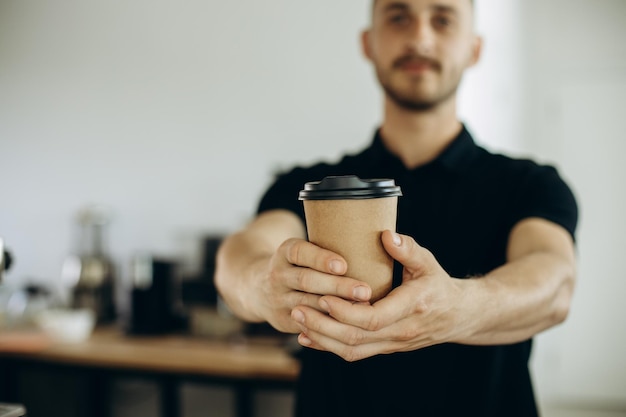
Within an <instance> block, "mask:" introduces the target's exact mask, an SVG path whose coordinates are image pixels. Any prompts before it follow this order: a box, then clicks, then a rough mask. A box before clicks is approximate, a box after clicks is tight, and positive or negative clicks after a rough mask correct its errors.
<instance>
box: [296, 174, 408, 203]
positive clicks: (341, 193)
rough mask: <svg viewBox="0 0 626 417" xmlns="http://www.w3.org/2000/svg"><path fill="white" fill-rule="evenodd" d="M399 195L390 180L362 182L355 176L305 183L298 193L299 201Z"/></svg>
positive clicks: (400, 193)
mask: <svg viewBox="0 0 626 417" xmlns="http://www.w3.org/2000/svg"><path fill="white" fill-rule="evenodd" d="M401 195H402V191H401V190H400V187H399V186H397V185H396V183H395V181H394V180H392V179H387V178H374V179H364V180H362V179H360V178H359V177H357V176H356V175H339V176H329V177H325V178H324V179H323V180H321V181H314V182H307V183H306V184H304V190H302V191H300V194H299V200H357V199H363V198H380V197H397V196H401Z"/></svg>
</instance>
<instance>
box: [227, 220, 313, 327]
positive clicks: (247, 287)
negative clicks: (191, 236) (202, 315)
mask: <svg viewBox="0 0 626 417" xmlns="http://www.w3.org/2000/svg"><path fill="white" fill-rule="evenodd" d="M293 237H297V238H304V237H306V233H305V228H304V224H303V223H302V221H301V220H300V218H299V217H297V216H296V215H295V214H293V213H291V212H288V211H285V210H273V211H268V212H265V213H263V214H261V215H259V216H258V217H257V218H256V219H255V220H254V221H253V222H252V223H251V224H250V225H248V227H246V228H245V229H244V230H242V231H240V232H238V233H235V234H233V235H231V236H229V237H227V238H226V239H225V240H224V242H223V243H222V245H221V246H220V248H219V250H218V253H217V266H216V271H215V284H216V286H217V290H218V291H219V293H220V295H221V297H222V298H223V299H224V301H225V302H226V304H227V305H228V306H229V308H230V309H231V310H232V312H233V313H234V314H235V315H237V316H238V317H239V318H241V319H243V320H246V321H251V322H261V321H267V320H268V317H265V315H267V313H268V312H267V306H266V307H265V308H264V307H263V305H264V302H265V304H266V305H267V299H268V298H269V297H271V294H269V293H271V292H272V290H271V289H266V290H265V291H264V290H263V288H266V286H265V285H264V284H265V283H266V280H267V278H268V274H269V269H270V260H271V259H272V257H273V256H274V254H275V253H276V251H277V249H278V248H279V246H280V245H281V244H282V243H283V242H284V241H286V240H287V239H289V238H293Z"/></svg>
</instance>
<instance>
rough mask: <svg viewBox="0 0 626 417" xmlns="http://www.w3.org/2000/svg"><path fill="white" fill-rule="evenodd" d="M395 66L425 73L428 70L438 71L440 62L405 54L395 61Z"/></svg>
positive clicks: (404, 69)
mask: <svg viewBox="0 0 626 417" xmlns="http://www.w3.org/2000/svg"><path fill="white" fill-rule="evenodd" d="M394 68H397V69H401V70H403V71H407V72H411V73H423V72H425V71H428V70H433V71H438V70H439V63H438V62H437V61H435V60H432V59H429V58H422V57H415V56H404V57H402V58H399V59H398V60H396V61H395V62H394Z"/></svg>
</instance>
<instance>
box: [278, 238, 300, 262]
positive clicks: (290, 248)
mask: <svg viewBox="0 0 626 417" xmlns="http://www.w3.org/2000/svg"><path fill="white" fill-rule="evenodd" d="M283 245H284V246H285V249H286V253H287V261H289V263H290V264H294V265H297V264H298V263H299V261H300V256H301V253H300V252H301V249H302V246H301V245H300V244H299V243H298V242H297V241H296V240H294V239H289V240H287V241H285V243H283Z"/></svg>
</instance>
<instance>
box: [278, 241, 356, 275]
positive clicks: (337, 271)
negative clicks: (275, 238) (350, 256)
mask: <svg viewBox="0 0 626 417" xmlns="http://www.w3.org/2000/svg"><path fill="white" fill-rule="evenodd" d="M280 250H282V251H284V253H285V258H286V259H287V262H289V263H290V264H292V265H298V266H305V267H307V268H312V269H315V270H317V271H321V272H326V273H327V274H334V275H343V274H345V273H346V271H347V270H348V265H347V263H346V261H345V259H343V258H342V257H341V256H340V255H338V254H336V253H334V252H331V251H329V250H326V249H323V248H320V247H319V246H317V245H314V244H313V243H311V242H307V241H306V240H302V239H289V240H287V241H285V242H284V243H283V244H282V245H281V248H280Z"/></svg>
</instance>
